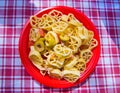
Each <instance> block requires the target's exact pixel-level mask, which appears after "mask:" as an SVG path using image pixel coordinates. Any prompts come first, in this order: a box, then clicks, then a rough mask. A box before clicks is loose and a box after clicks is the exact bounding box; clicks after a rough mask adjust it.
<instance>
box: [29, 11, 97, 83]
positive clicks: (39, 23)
mask: <svg viewBox="0 0 120 93" xmlns="http://www.w3.org/2000/svg"><path fill="white" fill-rule="evenodd" d="M30 24H31V29H30V33H29V44H30V46H29V47H30V52H29V58H30V60H31V62H32V63H33V64H34V65H35V66H36V67H37V68H38V69H39V70H40V73H41V74H42V75H43V76H44V75H49V76H50V77H52V78H56V79H60V80H61V79H65V80H67V81H68V82H72V83H74V82H76V81H77V80H78V79H79V78H80V75H81V74H82V73H83V72H84V71H85V69H86V64H87V63H88V62H89V60H90V59H91V57H92V56H93V52H92V50H93V49H94V48H95V47H96V46H97V45H98V41H97V40H96V39H95V38H94V33H93V31H91V30H89V29H87V28H86V27H85V26H84V25H83V24H82V23H81V22H80V21H78V20H77V19H76V17H75V16H74V15H73V14H72V13H68V14H63V13H62V12H60V11H58V10H52V11H50V12H49V13H47V14H43V15H42V17H37V16H31V17H30Z"/></svg>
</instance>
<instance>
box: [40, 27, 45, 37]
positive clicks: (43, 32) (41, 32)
mask: <svg viewBox="0 0 120 93" xmlns="http://www.w3.org/2000/svg"><path fill="white" fill-rule="evenodd" d="M39 34H40V36H41V37H44V36H45V31H44V30H43V29H41V28H40V29H39Z"/></svg>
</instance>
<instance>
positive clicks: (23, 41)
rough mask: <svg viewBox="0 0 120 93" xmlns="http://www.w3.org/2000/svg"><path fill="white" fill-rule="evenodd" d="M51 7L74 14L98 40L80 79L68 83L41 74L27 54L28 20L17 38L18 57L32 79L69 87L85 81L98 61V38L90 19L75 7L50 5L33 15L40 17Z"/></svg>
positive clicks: (52, 85) (55, 86)
mask: <svg viewBox="0 0 120 93" xmlns="http://www.w3.org/2000/svg"><path fill="white" fill-rule="evenodd" d="M53 9H56V10H59V11H61V12H62V13H63V14H68V13H72V14H74V16H75V17H76V18H77V19H78V20H79V21H81V22H82V23H83V25H84V26H85V27H86V28H88V29H89V30H92V31H93V32H94V34H95V36H94V38H96V39H97V41H98V46H97V47H96V48H95V49H94V50H93V56H92V58H91V60H90V61H89V62H88V64H87V68H86V70H85V72H84V73H83V74H82V75H81V77H80V79H79V80H78V81H77V82H75V83H70V82H67V81H65V80H57V79H53V78H51V77H49V76H47V75H46V76H42V75H41V74H40V72H39V70H38V69H37V68H36V67H35V66H34V65H33V64H32V62H31V61H30V60H29V58H28V54H29V51H30V50H29V48H28V41H29V31H30V28H31V25H30V21H27V23H26V24H25V26H24V28H23V30H22V33H21V36H20V39H19V52H20V57H21V60H22V63H23V65H24V67H25V68H26V70H27V72H28V73H29V74H30V75H31V76H32V77H33V78H34V79H36V80H37V81H38V82H40V83H41V84H44V85H46V86H49V87H54V88H67V87H71V86H74V85H76V84H79V83H81V82H83V81H85V80H86V79H87V78H88V76H89V75H90V74H91V73H92V72H93V70H94V69H95V66H96V65H97V63H98V59H99V56H100V38H99V35H98V31H97V30H96V28H95V26H94V25H93V23H92V22H91V21H90V19H88V17H86V16H85V15H84V14H83V13H82V12H80V11H77V10H76V9H73V8H70V7H66V6H56V7H51V8H47V9H45V10H42V11H40V12H38V13H37V14H35V15H36V16H38V17H41V16H42V15H43V14H46V13H48V12H50V11H51V10H53Z"/></svg>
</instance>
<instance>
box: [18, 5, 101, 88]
mask: <svg viewBox="0 0 120 93" xmlns="http://www.w3.org/2000/svg"><path fill="white" fill-rule="evenodd" d="M61 7H62V8H69V9H72V10H74V11H76V12H78V13H80V14H82V15H83V16H84V18H86V20H88V21H89V22H90V24H91V25H92V27H94V31H95V32H96V33H97V36H98V42H99V46H97V47H98V49H99V50H98V58H97V59H96V60H95V61H96V62H95V64H93V65H91V66H90V67H89V70H88V72H89V73H85V75H84V78H80V79H79V82H76V83H72V84H68V85H69V86H65V85H64V84H61V85H64V86H56V85H49V84H48V83H44V82H40V80H38V79H36V78H35V77H33V76H32V75H31V73H30V71H32V70H30V71H28V69H27V68H26V66H25V63H24V62H23V61H25V60H24V58H23V55H22V54H23V53H22V48H21V46H22V44H23V43H22V42H21V41H23V40H22V38H23V35H24V32H25V29H26V26H28V24H29V23H30V21H29V19H28V20H27V22H26V23H25V25H24V26H23V29H22V31H21V34H20V38H19V54H20V59H21V62H22V64H23V65H24V67H25V69H26V70H27V72H28V73H29V74H30V76H32V77H33V78H34V79H35V80H37V81H38V82H39V83H41V84H44V85H46V86H49V87H53V88H68V87H72V86H75V85H77V84H79V83H82V82H84V81H85V80H86V79H87V78H88V77H89V76H90V74H91V73H92V72H93V70H94V69H95V67H96V65H97V64H98V60H99V57H100V50H101V47H100V45H101V44H100V37H99V33H98V31H97V29H96V27H95V25H94V24H93V23H92V22H91V20H90V19H89V18H88V17H87V16H86V15H85V14H84V13H83V12H81V11H80V10H79V11H78V10H77V9H75V8H72V7H68V6H53V7H49V8H45V9H42V10H40V11H37V12H36V13H35V14H34V15H39V14H40V13H41V12H44V11H46V10H49V9H56V8H61ZM90 68H92V69H90Z"/></svg>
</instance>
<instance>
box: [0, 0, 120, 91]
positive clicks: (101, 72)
mask: <svg viewBox="0 0 120 93" xmlns="http://www.w3.org/2000/svg"><path fill="white" fill-rule="evenodd" d="M56 5H64V6H70V7H73V8H75V9H77V10H80V11H82V12H83V13H84V14H85V15H87V16H88V17H89V18H90V19H91V20H92V22H93V23H94V24H95V26H96V28H97V30H98V32H99V35H100V40H101V55H100V59H99V62H98V65H97V66H96V68H95V71H94V72H93V73H92V74H91V75H90V76H89V78H87V80H86V81H85V82H83V83H81V84H79V85H77V86H75V87H72V88H66V89H54V88H49V87H46V86H44V85H42V84H40V83H39V82H37V81H36V80H34V79H33V78H32V77H31V76H30V75H29V74H28V73H27V72H26V70H25V68H24V66H23V65H22V63H21V60H20V56H19V51H18V42H19V37H20V33H21V30H22V28H23V26H24V24H25V23H26V21H27V20H28V19H29V17H30V16H31V15H33V14H35V13H36V12H37V11H39V10H42V9H44V8H47V7H50V6H56ZM52 92H53V93H63V92H65V93H67V92H68V93H78V92H79V93H120V1H119V0H0V93H52Z"/></svg>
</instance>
